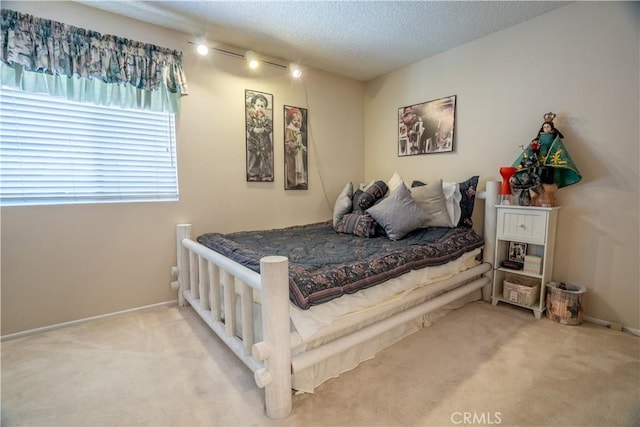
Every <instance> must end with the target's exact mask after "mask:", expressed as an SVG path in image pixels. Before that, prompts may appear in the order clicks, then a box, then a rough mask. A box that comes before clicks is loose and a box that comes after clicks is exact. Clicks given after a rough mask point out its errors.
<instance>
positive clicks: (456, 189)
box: [442, 182, 462, 224]
mask: <svg viewBox="0 0 640 427" xmlns="http://www.w3.org/2000/svg"><path fill="white" fill-rule="evenodd" d="M442 192H443V193H444V199H445V201H446V204H447V212H449V216H450V217H451V222H452V223H453V224H457V223H459V222H460V213H461V210H460V200H462V194H460V185H459V184H458V183H457V182H443V183H442Z"/></svg>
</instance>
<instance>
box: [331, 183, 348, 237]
mask: <svg viewBox="0 0 640 427" xmlns="http://www.w3.org/2000/svg"><path fill="white" fill-rule="evenodd" d="M352 198H353V183H352V182H349V183H348V184H347V185H345V186H344V188H343V189H342V191H341V192H340V194H339V195H338V198H337V199H336V202H335V204H334V205H333V229H334V230H335V229H336V227H337V226H338V223H339V222H340V220H341V219H342V217H343V216H345V215H346V214H348V213H349V212H351V209H352V207H353V206H352V202H351V199H352Z"/></svg>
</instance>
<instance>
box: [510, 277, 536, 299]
mask: <svg viewBox="0 0 640 427" xmlns="http://www.w3.org/2000/svg"><path fill="white" fill-rule="evenodd" d="M502 296H503V297H504V299H506V300H507V301H510V302H515V303H517V304H522V305H526V306H532V305H534V304H535V303H537V302H538V298H539V297H540V283H539V282H538V281H535V280H527V279H526V278H523V277H510V278H508V279H505V280H504V282H503V287H502Z"/></svg>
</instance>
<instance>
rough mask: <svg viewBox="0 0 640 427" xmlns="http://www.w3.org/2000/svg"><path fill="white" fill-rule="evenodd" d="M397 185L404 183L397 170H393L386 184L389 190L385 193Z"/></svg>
mask: <svg viewBox="0 0 640 427" xmlns="http://www.w3.org/2000/svg"><path fill="white" fill-rule="evenodd" d="M399 185H404V180H403V179H402V177H401V176H400V174H399V173H398V171H395V172H394V173H393V175H392V176H391V178H389V182H388V183H387V186H388V187H389V191H388V192H387V195H389V194H390V193H391V192H392V191H393V190H395V189H396V187H398V186H399Z"/></svg>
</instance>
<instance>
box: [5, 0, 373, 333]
mask: <svg viewBox="0 0 640 427" xmlns="http://www.w3.org/2000/svg"><path fill="white" fill-rule="evenodd" d="M2 7H3V8H8V9H13V10H19V11H23V12H26V13H30V14H33V15H35V16H38V17H43V18H47V19H53V20H56V21H60V22H65V23H68V24H71V25H74V26H78V27H82V28H87V29H93V30H96V31H99V32H102V33H107V34H116V35H119V36H123V37H128V38H131V39H134V40H139V41H143V42H146V43H153V44H157V45H159V46H164V47H168V48H172V49H178V50H182V51H183V52H184V69H185V73H186V75H187V80H188V84H189V88H190V92H191V94H190V95H188V96H187V97H184V98H183V103H182V106H183V108H182V112H181V114H180V115H179V116H178V118H177V140H178V141H177V144H178V147H177V148H178V150H177V151H178V173H179V176H178V180H179V185H180V201H179V202H176V203H122V204H100V205H67V206H37V207H4V208H2V209H0V215H1V225H2V228H1V238H2V242H1V244H2V254H1V255H2V259H1V265H2V335H6V334H10V333H15V332H19V331H24V330H29V329H34V328H39V327H43V326H48V325H53V324H58V323H62V322H67V321H72V320H77V319H82V318H87V317H91V316H97V315H101V314H105V313H112V312H116V311H121V310H126V309H130V308H135V307H141V306H146V305H150V304H155V303H160V302H164V301H170V300H175V299H176V293H175V292H174V291H171V290H170V287H169V283H170V281H171V280H173V279H172V277H171V276H170V268H171V266H172V265H174V264H175V262H176V261H175V258H176V255H175V224H176V223H180V222H191V223H193V226H194V229H193V232H194V235H197V234H199V233H203V232H206V231H221V232H230V231H236V230H242V229H260V228H268V227H279V226H286V225H293V224H302V223H310V222H316V221H321V220H327V219H330V218H331V213H332V206H333V202H334V200H335V197H336V196H337V194H338V193H339V192H340V190H342V187H343V186H344V184H345V182H347V181H354V182H360V181H361V180H362V179H363V176H364V164H363V162H364V159H363V156H362V152H363V141H364V131H363V123H364V107H363V98H364V95H363V90H364V84H363V83H361V82H356V81H354V80H350V79H345V78H341V77H336V76H334V75H331V74H327V73H322V72H318V71H314V70H310V69H307V70H305V74H304V77H303V80H302V81H295V82H294V81H291V80H290V79H289V77H288V76H287V75H286V72H285V71H284V70H281V69H279V68H275V67H266V68H264V69H263V70H262V71H261V72H260V73H257V74H249V73H248V71H247V70H246V68H245V63H244V61H242V60H239V59H236V58H233V57H229V56H225V55H220V54H217V55H216V54H213V55H210V56H209V57H207V58H203V57H200V56H197V55H196V54H195V52H194V51H193V48H194V47H193V46H192V45H189V44H188V42H189V40H190V37H191V35H188V34H182V33H178V32H175V31H171V30H167V29H162V28H160V27H156V26H153V25H148V24H145V23H142V22H137V21H134V20H130V19H127V18H124V17H119V16H116V15H113V14H109V13H105V12H102V11H100V10H97V9H93V8H89V7H86V6H82V5H79V4H77V3H73V2H3V3H2ZM245 89H252V90H258V91H262V92H267V93H271V94H273V95H274V104H275V109H274V141H275V144H274V146H275V172H276V175H275V182H273V183H247V182H246V178H245V138H244V129H245V124H244V91H245ZM284 105H294V106H298V107H303V108H307V109H308V124H309V127H310V130H309V137H310V141H309V150H310V151H309V164H310V166H309V190H308V191H299V190H298V191H294V190H289V191H285V190H284V172H283V169H284V148H283V147H284V145H283V137H284V129H283V128H284V125H283V119H282V116H283V106H284Z"/></svg>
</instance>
